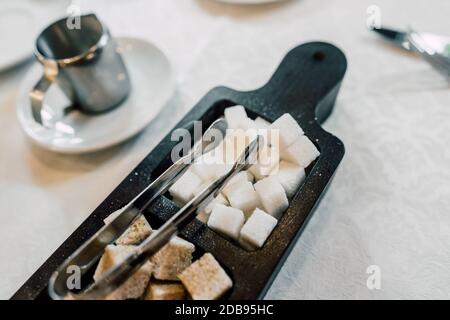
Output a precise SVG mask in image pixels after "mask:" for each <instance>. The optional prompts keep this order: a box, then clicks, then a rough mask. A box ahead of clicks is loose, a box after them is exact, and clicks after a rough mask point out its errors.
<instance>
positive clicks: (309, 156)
mask: <svg viewBox="0 0 450 320" xmlns="http://www.w3.org/2000/svg"><path fill="white" fill-rule="evenodd" d="M280 155H281V159H283V160H287V161H289V162H292V163H295V164H298V165H299V166H301V167H303V168H306V167H307V166H309V165H310V164H311V162H313V161H314V160H315V159H316V158H317V157H318V156H319V155H320V152H319V150H317V148H316V146H315V145H314V144H313V143H312V142H311V141H310V140H309V139H308V137H306V136H301V137H299V138H298V139H297V140H296V141H295V142H294V143H293V144H291V145H290V146H289V147H287V148H286V149H284V150H282V151H281V154H280Z"/></svg>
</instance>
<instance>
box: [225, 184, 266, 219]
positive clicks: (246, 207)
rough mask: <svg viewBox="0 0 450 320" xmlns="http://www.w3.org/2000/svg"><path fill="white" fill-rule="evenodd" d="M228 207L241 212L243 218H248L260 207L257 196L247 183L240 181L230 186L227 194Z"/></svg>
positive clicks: (251, 185)
mask: <svg viewBox="0 0 450 320" xmlns="http://www.w3.org/2000/svg"><path fill="white" fill-rule="evenodd" d="M227 198H228V201H229V202H230V206H232V207H233V208H236V209H239V210H242V211H243V212H244V215H245V217H247V216H249V215H250V214H251V213H252V212H253V210H255V208H256V207H258V206H261V202H260V200H259V197H258V194H257V193H256V191H255V189H254V188H253V184H252V183H251V182H249V181H242V182H239V183H235V184H233V185H232V186H231V190H229V192H228V193H227Z"/></svg>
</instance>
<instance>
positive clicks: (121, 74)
mask: <svg viewBox="0 0 450 320" xmlns="http://www.w3.org/2000/svg"><path fill="white" fill-rule="evenodd" d="M35 56H36V58H37V59H38V61H39V62H40V63H42V65H43V66H44V74H43V75H42V77H41V79H40V80H39V81H38V82H37V84H36V85H35V87H34V88H33V90H32V92H31V93H30V97H31V106H32V112H33V117H34V119H35V120H36V121H37V122H38V123H40V124H42V117H41V110H42V104H43V100H44V97H45V93H46V91H47V90H48V88H49V87H50V86H51V85H52V84H53V83H56V84H57V85H58V86H59V87H60V88H61V89H62V91H63V92H64V93H65V95H66V96H67V97H68V98H69V99H70V100H71V101H72V104H73V105H72V106H71V109H72V108H75V109H78V110H80V111H82V112H85V113H90V114H97V113H102V112H105V111H108V110H110V109H112V108H114V107H116V106H118V105H119V104H120V103H121V102H122V101H124V100H125V99H126V98H127V96H128V94H129V92H130V90H131V84H130V79H129V76H128V73H127V70H126V68H125V64H124V62H123V60H122V57H121V55H120V53H119V52H118V50H117V44H116V43H115V41H114V39H113V38H112V37H111V35H110V33H109V31H108V30H107V28H106V27H105V25H104V24H102V23H101V21H100V20H99V19H98V18H97V16H96V15H95V14H87V15H83V16H81V17H80V24H79V28H73V27H72V28H71V27H70V25H69V24H68V23H67V18H64V19H61V20H59V21H56V22H55V23H52V24H51V25H50V26H48V27H47V28H46V29H44V31H42V32H41V34H40V35H39V36H38V38H37V40H36V47H35Z"/></svg>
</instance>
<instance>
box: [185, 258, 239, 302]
mask: <svg viewBox="0 0 450 320" xmlns="http://www.w3.org/2000/svg"><path fill="white" fill-rule="evenodd" d="M179 278H180V279H181V282H182V283H183V284H184V286H185V287H186V290H187V291H188V292H189V294H190V295H191V297H192V299H194V300H213V299H218V298H219V297H221V296H222V295H223V294H224V293H225V292H226V291H227V290H228V289H230V288H231V287H232V286H233V282H232V281H231V279H230V277H229V276H228V275H227V274H226V272H225V271H224V270H223V269H222V267H221V266H220V264H219V263H218V262H217V260H216V259H215V258H214V256H213V255H212V254H210V253H206V254H204V255H203V256H202V257H201V258H200V259H198V260H197V261H195V262H194V263H193V264H191V265H190V266H189V267H188V268H187V269H186V270H184V271H183V272H182V273H181V274H180V276H179Z"/></svg>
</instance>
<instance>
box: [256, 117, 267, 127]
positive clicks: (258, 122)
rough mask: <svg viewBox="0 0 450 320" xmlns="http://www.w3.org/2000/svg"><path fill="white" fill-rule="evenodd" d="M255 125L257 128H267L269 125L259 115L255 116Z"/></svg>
mask: <svg viewBox="0 0 450 320" xmlns="http://www.w3.org/2000/svg"><path fill="white" fill-rule="evenodd" d="M255 125H256V127H257V128H258V129H268V128H269V126H270V122H269V121H267V120H265V119H263V118H261V117H257V118H256V119H255Z"/></svg>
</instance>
